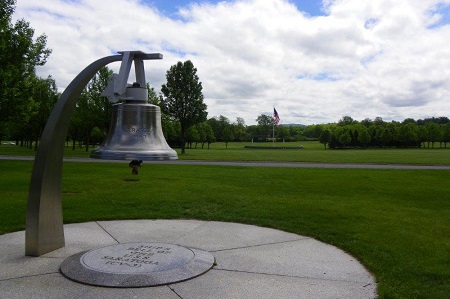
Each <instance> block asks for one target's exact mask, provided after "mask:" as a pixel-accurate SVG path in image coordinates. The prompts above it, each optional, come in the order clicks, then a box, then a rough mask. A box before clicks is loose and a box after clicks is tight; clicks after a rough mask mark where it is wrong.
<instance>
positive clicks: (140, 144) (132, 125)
mask: <svg viewBox="0 0 450 299" xmlns="http://www.w3.org/2000/svg"><path fill="white" fill-rule="evenodd" d="M144 89H145V88H140V87H128V88H127V92H126V94H127V95H130V94H131V95H134V94H141V93H142V94H146V91H147V90H146V89H145V90H144ZM91 158H96V159H108V160H144V161H149V160H176V159H178V155H177V153H176V151H174V150H173V149H172V148H170V146H169V145H168V144H167V142H166V139H165V138H164V135H163V132H162V128H161V109H160V108H159V107H158V106H155V105H151V104H147V103H145V102H143V101H141V100H136V99H135V98H134V97H130V98H129V100H126V99H125V100H124V101H123V103H119V104H115V105H113V113H112V119H111V124H110V128H109V132H108V136H107V137H106V139H105V141H104V142H103V144H102V145H101V146H100V147H98V148H96V149H94V150H93V151H92V153H91Z"/></svg>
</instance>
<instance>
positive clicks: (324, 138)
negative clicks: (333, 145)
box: [319, 128, 332, 149]
mask: <svg viewBox="0 0 450 299" xmlns="http://www.w3.org/2000/svg"><path fill="white" fill-rule="evenodd" d="M331 134H332V133H331V130H330V129H328V128H326V129H324V130H323V131H322V134H320V137H319V142H320V143H322V144H323V146H324V147H325V149H327V144H328V143H330V141H331Z"/></svg>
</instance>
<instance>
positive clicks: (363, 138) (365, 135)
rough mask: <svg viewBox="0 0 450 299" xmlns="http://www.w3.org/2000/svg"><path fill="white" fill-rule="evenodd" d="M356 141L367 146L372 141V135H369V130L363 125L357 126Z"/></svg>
mask: <svg viewBox="0 0 450 299" xmlns="http://www.w3.org/2000/svg"><path fill="white" fill-rule="evenodd" d="M357 138H358V142H359V143H360V144H361V146H362V147H367V146H368V145H369V143H370V141H372V137H370V134H369V130H368V129H367V127H365V126H359V127H358V137H357Z"/></svg>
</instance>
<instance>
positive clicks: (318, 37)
mask: <svg viewBox="0 0 450 299" xmlns="http://www.w3.org/2000/svg"><path fill="white" fill-rule="evenodd" d="M199 2H200V1H199ZM323 2H324V7H325V10H326V11H327V15H325V16H319V17H309V16H308V15H307V14H305V13H303V12H301V11H299V10H298V9H297V8H296V6H295V5H294V4H292V2H288V1H286V0H265V1H260V0H236V1H230V2H226V1H224V2H220V3H218V4H192V5H190V6H188V7H184V8H182V10H180V11H179V16H180V17H179V18H178V19H171V18H169V17H166V16H164V15H162V14H160V13H159V12H158V10H157V9H156V8H152V7H151V6H149V5H143V4H142V3H141V2H139V1H137V0H115V1H111V2H108V4H105V3H106V2H105V1H100V0H80V1H64V0H40V1H34V0H20V1H18V3H17V7H16V14H15V17H16V18H19V17H24V18H25V19H26V20H27V21H29V22H30V23H31V27H33V28H35V29H36V34H41V33H44V32H45V33H46V34H47V36H48V39H47V40H48V47H49V48H51V49H53V53H52V55H51V56H50V58H49V61H48V63H47V64H46V65H45V66H44V67H42V68H39V73H40V74H41V75H42V76H47V75H48V74H51V75H52V76H53V77H54V78H55V79H56V81H57V84H58V86H59V87H61V88H64V87H65V86H66V85H67V84H68V83H69V82H70V81H71V80H72V79H73V78H74V77H75V76H76V75H77V74H78V73H79V72H80V71H81V70H82V69H83V68H84V67H85V66H87V65H88V64H90V63H91V62H93V61H94V60H96V59H98V58H101V57H103V56H107V55H110V54H114V53H115V51H118V50H135V49H139V50H143V51H145V52H161V53H163V54H164V59H163V60H162V61H149V62H146V70H147V73H148V75H147V78H148V79H150V81H151V82H150V83H151V84H152V85H153V86H154V87H155V89H156V90H159V88H160V86H161V84H162V83H164V81H165V72H166V70H167V69H169V67H170V66H171V65H173V64H175V63H176V62H177V61H184V60H187V59H190V60H192V62H193V63H194V65H195V67H197V69H198V75H199V77H200V80H201V81H202V83H203V88H204V95H205V101H206V103H207V104H208V112H209V117H212V116H219V115H220V114H222V115H224V116H226V117H228V118H229V119H230V120H232V121H234V120H235V118H236V117H242V118H244V119H245V121H246V123H247V124H254V123H255V119H256V117H257V116H258V115H259V114H261V113H268V114H270V113H271V111H272V107H273V106H275V107H276V108H277V110H278V112H279V114H280V116H281V119H282V123H305V124H311V123H323V122H334V121H338V120H339V119H340V118H341V117H342V116H344V115H350V116H352V117H353V118H354V119H359V120H362V119H364V118H375V117H376V116H381V117H382V118H383V119H385V120H390V119H396V120H403V119H404V118H407V117H412V118H423V117H429V116H443V115H444V116H445V113H448V111H450V104H449V103H450V102H449V101H448V98H449V96H450V84H448V82H449V81H450V51H448V50H447V48H448V46H447V45H446V43H447V41H448V40H450V39H449V37H450V25H449V24H446V23H445V20H448V19H449V18H445V17H444V16H443V13H444V14H445V13H447V14H448V11H449V10H448V6H449V5H450V1H449V0H445V1H439V0H396V1H392V0H373V1H360V0H345V1H344V0H334V1H333V0H329V1H323ZM118 66H119V65H118V64H114V65H111V66H110V67H111V68H113V69H115V70H117V68H118ZM447 116H448V114H447Z"/></svg>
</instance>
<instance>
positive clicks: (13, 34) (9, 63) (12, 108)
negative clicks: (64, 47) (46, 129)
mask: <svg viewBox="0 0 450 299" xmlns="http://www.w3.org/2000/svg"><path fill="white" fill-rule="evenodd" d="M15 4H16V0H2V1H1V2H0V65H1V68H0V127H10V126H11V124H12V123H15V124H21V123H23V114H24V113H26V112H27V109H29V107H28V106H29V105H30V100H31V99H30V97H29V94H30V88H32V86H31V85H30V84H29V83H30V82H31V81H32V78H33V76H35V67H36V66H39V65H44V64H45V63H46V61H47V58H48V56H49V55H50V53H51V50H49V49H47V48H46V43H47V37H46V36H45V34H42V35H40V36H38V37H37V38H36V41H33V36H34V29H32V28H31V27H30V24H29V23H28V22H26V21H25V20H24V19H20V20H18V21H16V23H15V24H12V22H11V16H12V14H13V13H14V10H15ZM0 138H1V132H0Z"/></svg>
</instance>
